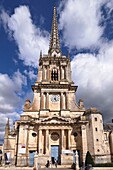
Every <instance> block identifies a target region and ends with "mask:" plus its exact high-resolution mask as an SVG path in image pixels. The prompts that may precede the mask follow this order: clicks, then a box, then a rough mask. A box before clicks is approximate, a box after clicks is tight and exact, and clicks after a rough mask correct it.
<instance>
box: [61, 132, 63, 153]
mask: <svg viewBox="0 0 113 170" xmlns="http://www.w3.org/2000/svg"><path fill="white" fill-rule="evenodd" d="M61 142H62V145H61V146H62V150H64V129H62V130H61Z"/></svg>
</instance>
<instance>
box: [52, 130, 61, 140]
mask: <svg viewBox="0 0 113 170" xmlns="http://www.w3.org/2000/svg"><path fill="white" fill-rule="evenodd" d="M51 139H52V140H53V141H56V140H58V139H59V134H58V133H56V132H53V133H52V134H51Z"/></svg>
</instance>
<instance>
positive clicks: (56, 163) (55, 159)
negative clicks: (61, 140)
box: [55, 159, 57, 168]
mask: <svg viewBox="0 0 113 170" xmlns="http://www.w3.org/2000/svg"><path fill="white" fill-rule="evenodd" d="M55 167H56V168H57V160H56V159H55Z"/></svg>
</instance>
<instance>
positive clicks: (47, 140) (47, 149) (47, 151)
mask: <svg viewBox="0 0 113 170" xmlns="http://www.w3.org/2000/svg"><path fill="white" fill-rule="evenodd" d="M45 148H46V154H49V130H48V129H47V130H46V147H45Z"/></svg>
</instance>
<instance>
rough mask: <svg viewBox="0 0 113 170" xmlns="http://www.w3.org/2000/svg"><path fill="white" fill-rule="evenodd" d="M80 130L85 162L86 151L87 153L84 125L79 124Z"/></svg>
mask: <svg viewBox="0 0 113 170" xmlns="http://www.w3.org/2000/svg"><path fill="white" fill-rule="evenodd" d="M81 131H82V150H83V153H82V154H83V155H82V157H83V162H84V163H85V158H86V153H87V136H86V126H85V125H82V126H81Z"/></svg>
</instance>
